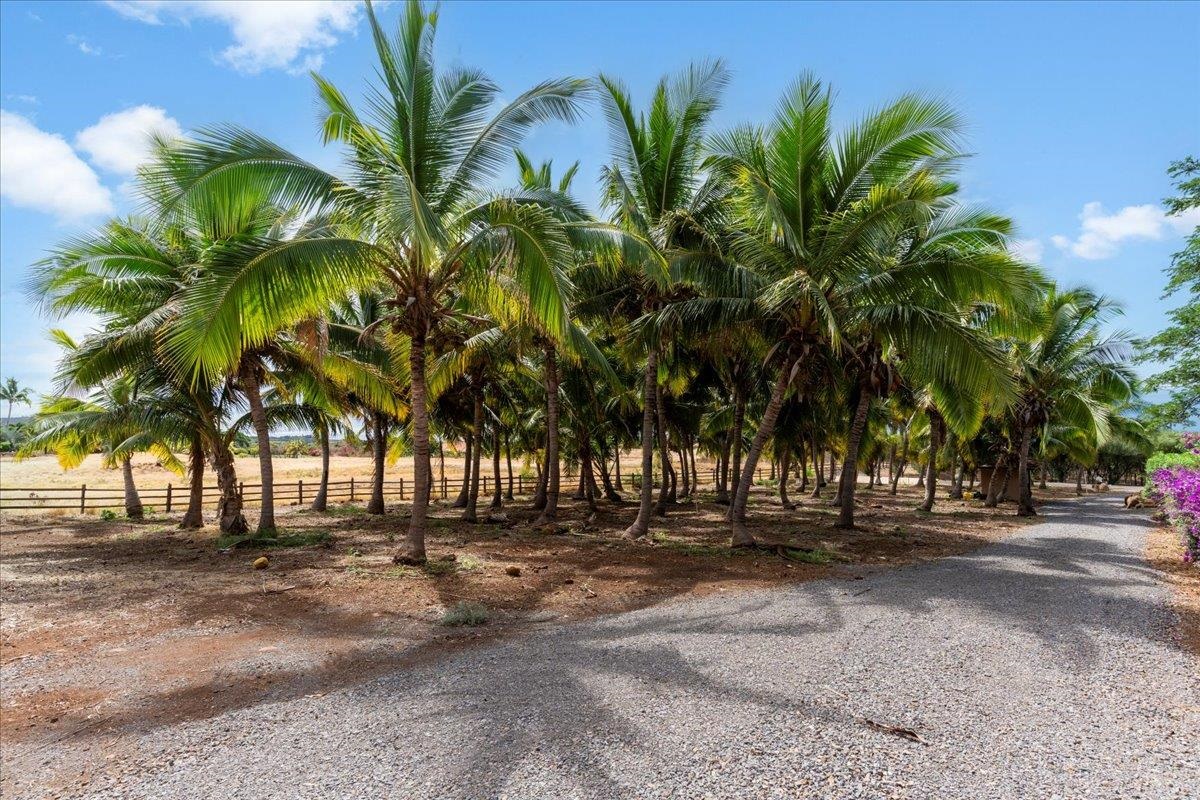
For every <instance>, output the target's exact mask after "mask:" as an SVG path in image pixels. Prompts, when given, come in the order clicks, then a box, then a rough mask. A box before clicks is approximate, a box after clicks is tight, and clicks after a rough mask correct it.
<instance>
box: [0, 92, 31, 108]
mask: <svg viewBox="0 0 1200 800" xmlns="http://www.w3.org/2000/svg"><path fill="white" fill-rule="evenodd" d="M4 99H5V100H16V101H17V102H18V103H28V104H29V105H31V106H36V105H37V104H38V99H37V95H36V94H6V95H4Z"/></svg>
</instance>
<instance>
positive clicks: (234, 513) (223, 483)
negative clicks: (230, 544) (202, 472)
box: [212, 437, 250, 535]
mask: <svg viewBox="0 0 1200 800" xmlns="http://www.w3.org/2000/svg"><path fill="white" fill-rule="evenodd" d="M212 466H213V472H215V473H216V475H217V486H218V487H219V488H220V490H221V499H220V500H218V501H217V519H218V521H219V522H218V526H219V529H220V531H221V533H227V534H234V535H237V534H243V533H245V532H246V531H248V530H250V526H249V525H248V524H247V523H246V516H245V515H244V514H243V513H242V493H241V492H239V491H238V479H237V470H236V469H235V468H234V464H233V453H231V452H230V451H229V442H227V441H225V439H224V437H218V438H217V439H216V440H214V441H213V443H212Z"/></svg>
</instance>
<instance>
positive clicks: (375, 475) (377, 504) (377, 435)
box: [367, 411, 388, 514]
mask: <svg viewBox="0 0 1200 800" xmlns="http://www.w3.org/2000/svg"><path fill="white" fill-rule="evenodd" d="M387 437H388V424H387V420H385V419H384V418H383V414H380V413H379V412H377V411H376V412H373V413H372V414H371V456H372V469H371V499H370V500H369V501H367V513H368V514H382V513H383V511H384V504H383V469H384V467H385V466H386V464H387Z"/></svg>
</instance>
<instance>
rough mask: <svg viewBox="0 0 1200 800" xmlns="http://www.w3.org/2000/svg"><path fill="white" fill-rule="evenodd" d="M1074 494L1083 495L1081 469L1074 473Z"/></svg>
mask: <svg viewBox="0 0 1200 800" xmlns="http://www.w3.org/2000/svg"><path fill="white" fill-rule="evenodd" d="M1075 494H1083V467H1080V468H1079V469H1078V470H1077V471H1076V472H1075Z"/></svg>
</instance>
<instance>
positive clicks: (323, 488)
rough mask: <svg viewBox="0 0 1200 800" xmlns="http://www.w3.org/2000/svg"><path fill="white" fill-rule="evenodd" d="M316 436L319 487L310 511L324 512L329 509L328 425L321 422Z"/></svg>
mask: <svg viewBox="0 0 1200 800" xmlns="http://www.w3.org/2000/svg"><path fill="white" fill-rule="evenodd" d="M317 436H318V438H319V439H320V441H321V485H320V486H319V487H318V488H317V496H316V497H314V498H313V502H312V510H313V511H324V510H325V509H326V508H328V507H329V425H328V423H325V422H322V423H321V425H320V427H318V428H317Z"/></svg>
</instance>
